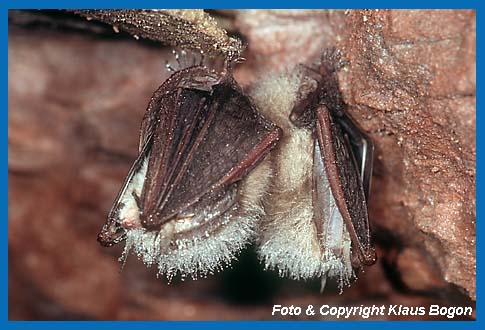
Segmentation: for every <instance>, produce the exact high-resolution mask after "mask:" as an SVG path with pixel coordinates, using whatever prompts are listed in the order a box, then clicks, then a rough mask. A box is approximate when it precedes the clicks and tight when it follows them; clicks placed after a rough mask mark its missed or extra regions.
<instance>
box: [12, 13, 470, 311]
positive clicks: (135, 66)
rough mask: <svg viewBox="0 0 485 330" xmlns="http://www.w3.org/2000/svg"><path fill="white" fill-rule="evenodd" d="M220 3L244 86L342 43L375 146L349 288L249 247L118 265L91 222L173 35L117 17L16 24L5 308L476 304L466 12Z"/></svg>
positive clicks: (130, 150) (101, 216) (102, 206)
mask: <svg viewBox="0 0 485 330" xmlns="http://www.w3.org/2000/svg"><path fill="white" fill-rule="evenodd" d="M224 14H225V20H226V21H225V23H226V24H227V25H228V26H232V28H231V30H232V29H233V30H234V31H236V32H238V33H239V34H240V35H241V36H243V37H244V40H245V41H246V42H247V44H248V48H247V50H246V52H245V53H244V54H243V56H244V57H245V58H247V61H246V63H243V64H242V65H239V66H238V67H237V69H236V72H235V77H236V79H237V80H238V82H239V83H241V84H243V85H245V86H246V88H247V90H250V89H251V85H252V84H253V83H254V82H255V81H256V80H255V79H258V77H259V76H261V75H267V74H269V73H271V72H276V71H279V72H283V71H284V70H287V69H288V68H290V67H292V66H294V65H296V64H298V63H300V62H302V63H306V64H307V65H310V64H311V63H313V62H314V61H315V60H318V58H319V56H320V53H321V50H322V48H324V47H327V46H332V45H333V46H336V47H337V48H339V49H341V51H342V54H343V57H344V58H346V60H347V61H348V64H347V65H346V67H345V68H344V69H343V70H342V71H341V74H340V76H339V78H340V79H339V83H340V86H341V91H342V93H343V94H344V97H345V101H346V103H348V104H349V105H350V106H351V109H350V112H351V115H352V116H353V118H354V119H355V120H356V121H357V122H358V123H359V124H360V125H361V126H362V127H363V128H364V129H365V130H366V131H367V132H368V133H369V134H370V135H371V136H372V138H373V140H374V142H375V144H376V148H377V149H376V156H377V160H376V163H375V174H374V177H373V185H372V192H371V200H370V220H371V223H372V225H373V229H374V233H375V238H376V244H377V249H378V251H377V252H378V256H379V262H378V264H376V265H375V266H372V267H369V268H367V269H366V272H365V273H363V274H360V275H359V279H358V280H357V281H356V282H355V283H353V284H352V286H351V287H350V288H347V289H345V291H344V293H343V294H342V295H339V294H338V290H337V289H336V288H335V287H333V288H332V283H329V284H328V285H329V286H330V287H328V288H327V289H326V291H325V292H324V293H323V294H320V293H319V283H318V281H316V282H309V283H299V282H295V281H290V280H286V279H280V278H278V276H277V274H273V273H271V272H262V270H261V267H260V266H259V264H258V262H257V260H256V257H255V255H254V254H253V253H251V252H248V253H245V254H243V255H242V257H241V260H240V261H239V262H238V263H235V264H234V268H233V269H228V270H226V271H224V272H222V273H221V274H217V275H215V276H211V277H209V278H207V279H199V280H197V281H187V282H180V281H175V282H174V283H172V284H171V285H168V284H167V283H166V281H165V280H164V279H157V278H156V277H155V270H150V269H146V268H145V267H144V265H143V264H142V263H140V262H138V261H136V258H135V257H134V256H130V257H129V259H128V263H127V265H126V268H125V269H124V271H123V272H122V273H119V271H118V270H119V265H118V263H117V261H116V257H117V256H118V255H119V254H120V248H112V249H105V248H102V247H101V246H98V244H97V242H96V235H97V233H98V230H99V228H100V226H101V225H102V223H103V222H104V220H105V217H106V215H107V212H108V211H109V208H110V206H111V203H112V202H113V199H114V197H115V195H116V192H117V190H118V189H119V187H120V185H121V183H122V181H123V179H124V176H125V175H126V173H127V171H128V168H129V166H130V164H131V162H132V160H133V159H134V158H135V156H136V153H137V143H138V130H139V125H140V122H141V118H142V116H143V113H144V110H145V108H146V105H147V103H148V100H149V98H150V96H151V94H152V93H153V91H154V90H155V89H156V88H157V87H158V86H159V85H160V84H161V83H162V81H163V80H165V79H166V77H167V76H168V75H169V73H168V72H166V71H164V69H163V67H164V64H165V62H164V61H165V60H172V59H173V56H172V55H171V50H170V49H169V48H164V47H162V46H160V47H157V46H155V45H153V44H150V45H147V44H146V43H141V42H140V41H136V40H134V39H133V38H130V39H128V38H125V37H123V36H120V35H119V34H115V33H114V32H113V33H112V34H111V35H108V34H106V32H104V33H103V36H102V37H100V36H99V35H98V34H96V33H94V34H93V33H92V32H93V31H86V32H84V33H79V32H76V33H75V32H73V31H59V30H57V31H56V30H53V29H51V28H50V29H45V28H42V24H30V23H29V25H28V26H25V27H24V28H21V27H18V26H14V24H12V25H11V26H10V31H9V318H10V319H271V318H272V316H271V308H272V305H273V304H274V303H276V304H282V305H291V304H295V305H300V306H303V305H308V304H313V305H314V306H315V305H321V304H329V305H334V306H335V305H343V306H356V305H357V306H358V305H361V304H364V305H366V304H371V305H372V304H378V305H381V304H403V305H407V306H428V305H430V304H440V305H443V306H465V305H470V306H474V300H475V294H476V293H475V273H476V270H475V264H476V260H475V203H476V199H475V154H476V146H475V116H476V111H475V88H476V86H475V12H474V11H347V12H343V11H330V12H326V11H305V12H292V11H277V12H274V11H231V12H229V13H228V12H225V13H224ZM66 15H67V14H66ZM18 24H21V23H18ZM18 24H17V25H18ZM295 40H296V41H295ZM473 317H474V316H473ZM319 318H322V317H321V316H320V317H319ZM385 318H387V319H396V318H398V317H397V316H387V317H385ZM410 318H411V317H408V318H406V319H410ZM415 318H420V319H423V318H430V317H415ZM299 319H301V317H300V318H299ZM311 319H317V317H311Z"/></svg>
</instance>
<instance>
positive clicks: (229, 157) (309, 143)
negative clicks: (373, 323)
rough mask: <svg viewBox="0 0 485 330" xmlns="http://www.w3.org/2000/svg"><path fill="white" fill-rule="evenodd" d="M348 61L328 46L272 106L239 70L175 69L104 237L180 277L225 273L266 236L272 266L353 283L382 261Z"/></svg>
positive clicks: (265, 255)
mask: <svg viewBox="0 0 485 330" xmlns="http://www.w3.org/2000/svg"><path fill="white" fill-rule="evenodd" d="M339 63H340V62H339V56H338V52H337V51H336V50H334V49H331V50H327V51H326V52H325V53H324V55H323V56H322V60H321V63H320V65H319V68H318V70H316V71H315V70H311V69H307V70H306V71H307V72H306V73H303V74H301V73H300V74H298V75H296V76H294V77H293V78H294V79H293V81H294V82H293V83H292V84H289V85H291V86H289V87H290V88H293V89H294V91H295V93H293V94H294V95H296V96H295V99H294V100H293V102H287V104H286V105H284V106H281V107H276V109H273V110H271V108H275V107H274V104H273V106H271V105H270V106H268V107H263V108H261V109H257V108H256V106H255V105H254V102H253V101H252V100H251V99H250V98H249V97H248V96H247V95H246V94H244V93H243V91H242V89H241V88H240V87H239V86H238V84H237V83H236V81H235V80H234V79H233V77H232V74H231V68H230V65H229V66H227V67H226V69H225V70H222V71H220V72H219V71H214V70H209V69H208V68H207V67H205V66H203V65H193V66H190V67H187V68H184V69H181V70H179V71H176V72H174V73H173V74H172V76H171V77H170V78H168V79H167V80H166V81H165V82H164V83H163V84H162V85H161V86H160V87H159V88H158V89H157V90H156V91H155V93H154V94H153V96H152V98H151V100H150V102H149V104H148V108H147V111H146V113H145V116H144V118H143V121H142V125H141V134H140V143H139V155H138V157H137V159H136V160H135V162H134V163H133V165H132V167H131V169H130V170H129V173H128V176H127V178H126V180H125V182H124V184H123V186H122V188H121V190H120V192H119V193H118V196H117V197H116V200H115V202H114V204H113V207H112V209H111V211H110V213H109V215H108V219H107V222H106V223H105V224H104V226H103V228H102V230H101V232H100V234H99V236H98V241H99V242H100V243H101V244H102V245H104V246H112V245H114V244H117V243H119V242H121V241H124V240H125V241H126V245H125V250H124V252H123V255H122V258H121V259H126V256H127V255H128V254H129V253H130V251H131V250H133V251H134V253H135V254H136V255H137V256H138V257H140V258H141V259H142V260H143V262H144V263H145V264H147V265H156V266H157V267H158V271H159V273H160V274H165V275H166V276H167V277H169V278H171V277H173V276H174V275H176V274H177V273H181V274H182V276H186V275H191V276H192V277H197V276H198V275H200V274H202V275H206V274H207V273H213V272H215V271H217V270H220V269H222V268H223V267H224V265H225V264H229V263H230V262H231V261H232V259H234V258H235V257H236V255H237V253H238V252H239V251H240V250H241V249H242V248H244V246H245V245H247V244H248V243H249V242H251V241H252V240H254V239H256V240H257V243H258V253H259V256H260V258H261V260H263V262H264V263H265V265H266V268H276V269H279V270H280V272H281V274H284V275H287V276H289V277H293V278H313V277H319V278H321V279H322V287H323V285H324V283H325V280H326V278H327V277H338V278H339V280H340V282H339V283H340V285H341V286H342V285H343V284H348V283H349V280H350V279H351V278H352V277H353V276H354V272H353V269H354V268H360V267H362V266H363V265H372V264H373V263H374V262H375V261H376V253H375V249H374V247H373V243H372V240H371V233H370V227H369V220H368V213H367V200H368V198H369V189H370V181H371V175H372V162H373V144H372V141H371V140H370V138H369V137H367V136H366V135H365V134H364V133H362V132H361V130H360V129H359V128H358V127H357V126H356V125H355V124H354V122H353V121H352V120H351V118H350V117H349V116H348V115H347V113H346V110H345V109H346V105H345V104H344V102H343V100H342V98H341V95H340V93H339V89H338V81H337V77H336V74H337V71H338V69H339ZM312 76H314V77H312ZM286 81H288V79H287V80H286ZM277 83H278V81H277V79H276V80H275V81H271V82H270V84H277ZM277 98H278V96H275V99H277ZM258 110H259V111H258ZM260 111H262V112H260ZM261 113H263V114H261ZM263 115H264V116H263ZM267 118H270V119H271V120H268V119H267ZM275 123H277V124H278V126H277V124H275ZM123 262H124V261H123Z"/></svg>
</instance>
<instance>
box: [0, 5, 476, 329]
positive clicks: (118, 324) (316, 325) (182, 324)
mask: <svg viewBox="0 0 485 330" xmlns="http://www.w3.org/2000/svg"><path fill="white" fill-rule="evenodd" d="M389 5H391V6H392V8H443V7H446V8H475V9H477V14H480V13H481V8H479V7H480V2H479V1H468V0H462V1H460V2H451V1H430V0H425V1H423V0H412V1H406V2H404V1H393V2H385V1H372V2H366V3H359V2H357V1H352V0H350V1H348V0H346V1H338V2H329V3H316V2H312V1H308V0H299V1H298V2H289V1H276V0H273V1H266V2H264V3H263V2H261V1H260V0H258V1H255V0H246V1H241V0H238V1H235V0H233V1H230V2H226V3H224V2H222V1H213V0H204V1H194V0H189V1H187V0H178V1H177V2H170V3H164V2H160V1H144V0H139V1H136V2H135V1H132V2H130V1H123V0H122V1H120V0H118V1H112V0H110V1H102V2H100V1H93V0H87V1H80V0H75V1H62V0H52V1H43V2H37V1H32V0H31V1H27V0H26V1H8V0H3V1H0V15H1V20H0V21H1V23H2V25H1V34H0V35H1V37H0V38H1V40H0V41H1V43H2V44H3V45H4V52H3V56H2V62H3V65H2V71H3V77H4V78H3V79H2V80H1V81H2V85H3V88H2V89H1V91H2V100H3V102H4V104H5V108H4V111H3V112H2V120H1V121H0V122H1V131H2V132H4V133H3V134H4V140H3V141H2V149H3V150H4V152H3V153H2V155H1V164H2V167H3V171H2V174H1V180H2V183H3V184H2V187H1V197H2V203H1V212H2V214H4V222H3V228H4V229H5V230H4V232H3V233H2V236H1V239H2V241H3V246H4V248H3V249H2V250H1V252H0V253H1V260H3V261H2V264H3V265H4V267H2V271H1V280H2V281H1V282H2V285H1V296H2V299H1V300H0V301H1V303H0V304H1V311H2V317H1V319H0V327H1V328H17V329H20V328H21V329H30V328H34V327H40V328H45V329H51V328H52V329H64V328H65V327H80V328H105V329H111V328H116V329H132V328H137V329H155V328H162V327H163V328H164V329H172V328H177V329H179V328H207V329H209V328H210V329H212V328H219V329H223V328H226V327H231V328H246V327H252V328H254V329H267V328H268V327H269V328H278V329H280V328H286V329H291V328H295V329H296V328H300V327H303V328H312V329H321V328H322V327H327V326H331V327H332V328H334V329H341V328H343V327H352V328H354V327H356V328H374V327H387V326H388V325H387V324H386V323H383V322H376V321H367V322H362V321H357V322H352V323H348V322H332V324H331V325H329V324H328V323H325V324H324V323H322V322H320V321H308V322H302V321H298V322H296V321H266V322H261V321H259V322H257V321H256V322H252V321H240V322H227V321H226V322H218V321H211V322H187V321H177V322H174V321H171V322H163V323H162V324H160V322H154V321H150V322H140V321H134V322H122V321H108V322H107V321H104V322H98V321H93V322H88V321H75V322H69V321H56V322H50V321H48V322H39V321H8V262H7V261H8V220H7V219H8V140H7V132H8V102H7V98H8V94H7V93H8V87H7V86H8V55H7V52H6V51H7V49H8V9H21V8H26V9H27V8H29V9H31V8H46V9H47V8H52V9H55V8H133V7H138V8H156V7H160V6H163V7H166V8H170V7H172V8H222V7H223V8H295V6H297V7H296V8H321V7H325V8H328V6H330V7H333V8H344V7H345V8H361V7H366V8H386V7H387V8H389ZM478 16H479V15H478ZM480 32H481V24H480V19H478V17H477V46H478V47H477V53H478V54H480V53H481V45H480V42H479V40H480ZM477 58H480V57H479V56H477ZM480 69H481V65H480V62H477V72H478V80H480V76H481V75H480V73H481V70H480ZM479 104H481V97H478V95H477V107H478V108H479V107H480V106H479ZM483 116H484V114H482V113H480V112H478V113H477V127H480V124H481V123H482V121H483V120H482V117H483ZM483 140H484V133H482V132H481V130H477V149H478V150H480V147H481V145H482V144H483V142H484V141H483ZM480 159H481V157H480V153H479V152H477V172H478V173H477V197H478V201H479V200H480V196H482V197H483V187H484V184H485V182H484V180H483V178H482V175H480V174H479V173H480V169H481V167H483V161H482V162H480ZM483 212H484V206H483V205H482V204H481V203H477V216H479V215H480V214H483ZM481 231H483V225H482V224H481V221H478V222H477V235H479V233H481ZM479 247H480V241H479V240H477V259H480V257H481V256H482V253H481V250H480V249H479ZM482 278H483V275H482V273H481V272H480V271H479V269H478V267H477V286H478V289H477V292H478V294H477V296H479V293H480V285H479V284H480V282H481V281H480V279H482ZM478 300H479V299H478ZM481 306H482V305H481V304H480V302H478V303H477V305H476V315H477V321H472V322H469V321H468V322H464V321H458V322H446V321H437V322H424V321H414V322H418V324H413V326H419V327H423V328H438V327H439V328H443V329H444V328H451V327H455V326H460V327H465V326H466V327H471V328H482V329H483V328H485V326H484V324H482V322H483V321H482V320H481V319H482V315H483V313H482V309H483V308H481ZM403 322H405V321H397V322H393V324H392V326H393V327H398V328H401V327H402V328H404V327H408V326H409V325H408V324H407V323H403ZM480 324H482V325H481V326H480Z"/></svg>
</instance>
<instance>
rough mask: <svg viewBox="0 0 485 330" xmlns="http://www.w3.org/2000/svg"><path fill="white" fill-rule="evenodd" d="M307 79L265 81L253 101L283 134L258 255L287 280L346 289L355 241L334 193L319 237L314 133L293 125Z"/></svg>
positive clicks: (274, 159)
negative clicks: (333, 280)
mask: <svg viewBox="0 0 485 330" xmlns="http://www.w3.org/2000/svg"><path fill="white" fill-rule="evenodd" d="M301 77H302V76H301V74H300V73H299V72H294V73H284V74H281V75H279V76H270V77H265V78H264V79H262V80H261V81H260V82H259V84H258V85H257V86H256V87H254V89H253V93H252V95H251V96H252V98H253V99H254V101H255V103H256V104H257V106H258V108H259V109H260V110H261V112H262V113H263V115H265V116H266V117H267V118H268V119H270V120H272V121H273V122H275V123H276V124H277V125H278V126H280V127H281V128H282V129H283V137H282V139H281V141H280V143H279V145H278V146H277V147H276V148H275V150H273V152H272V154H271V157H270V160H271V165H272V167H273V171H274V175H273V180H272V183H271V187H270V189H269V194H268V196H267V197H266V198H265V200H264V202H265V209H266V212H267V216H266V217H265V218H264V219H263V221H262V222H261V228H260V231H259V238H258V243H259V250H258V253H259V257H260V258H261V260H262V261H263V262H264V265H265V267H266V268H269V269H278V271H279V274H280V275H281V276H288V277H291V278H294V279H309V278H315V277H320V278H321V279H322V285H324V283H325V280H326V277H327V276H328V277H337V278H338V283H339V286H340V288H342V287H343V285H344V284H348V283H349V280H350V279H351V277H352V276H354V275H353V271H352V267H351V263H350V252H351V251H350V246H351V245H350V236H349V233H348V231H347V229H346V228H345V226H344V224H343V220H342V216H341V215H340V212H339V211H338V209H337V208H336V205H335V199H334V198H333V195H332V194H331V193H329V196H328V198H327V201H326V203H328V204H326V205H324V207H325V211H324V213H325V214H326V215H327V216H328V217H326V218H325V219H322V220H323V221H324V228H326V229H327V230H326V231H324V233H323V236H322V237H317V232H316V228H315V224H314V221H313V207H312V170H313V147H314V140H313V137H312V134H311V132H310V131H309V130H308V129H304V128H297V127H295V126H294V125H293V124H292V123H291V121H290V120H289V115H290V112H291V109H292V108H293V107H294V104H295V102H296V98H297V91H298V88H299V86H300V84H301ZM323 185H328V182H326V183H325V182H323ZM329 191H330V189H329ZM332 210H334V211H333V214H332ZM321 242H324V244H323V246H324V248H323V249H322V248H321V245H322V244H321Z"/></svg>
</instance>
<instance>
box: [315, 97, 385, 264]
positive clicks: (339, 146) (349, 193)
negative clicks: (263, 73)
mask: <svg viewBox="0 0 485 330" xmlns="http://www.w3.org/2000/svg"><path fill="white" fill-rule="evenodd" d="M316 117H317V124H316V132H317V138H318V143H319V146H320V149H321V150H320V151H321V154H322V155H323V162H324V165H325V168H326V172H327V174H328V181H329V184H330V187H331V190H332V193H333V196H334V198H335V202H336V204H337V207H338V209H339V211H340V213H341V215H342V218H343V220H344V222H345V224H346V227H347V230H348V232H349V234H350V237H351V239H352V244H353V247H354V250H355V251H356V252H357V255H358V257H359V260H360V262H361V263H363V264H366V265H369V264H373V263H374V262H375V260H376V254H375V250H374V247H373V244H372V241H371V235H370V228H369V216H368V213H367V203H366V199H365V194H364V188H363V186H362V181H361V179H360V176H359V167H358V166H357V162H356V160H355V157H354V155H353V152H352V148H351V145H350V142H349V140H348V137H346V136H345V134H344V132H343V131H342V128H341V127H340V125H339V123H338V122H336V119H335V118H334V117H333V116H332V115H331V113H330V111H329V110H328V108H327V107H326V106H323V105H321V106H319V107H318V108H317V110H316Z"/></svg>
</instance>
